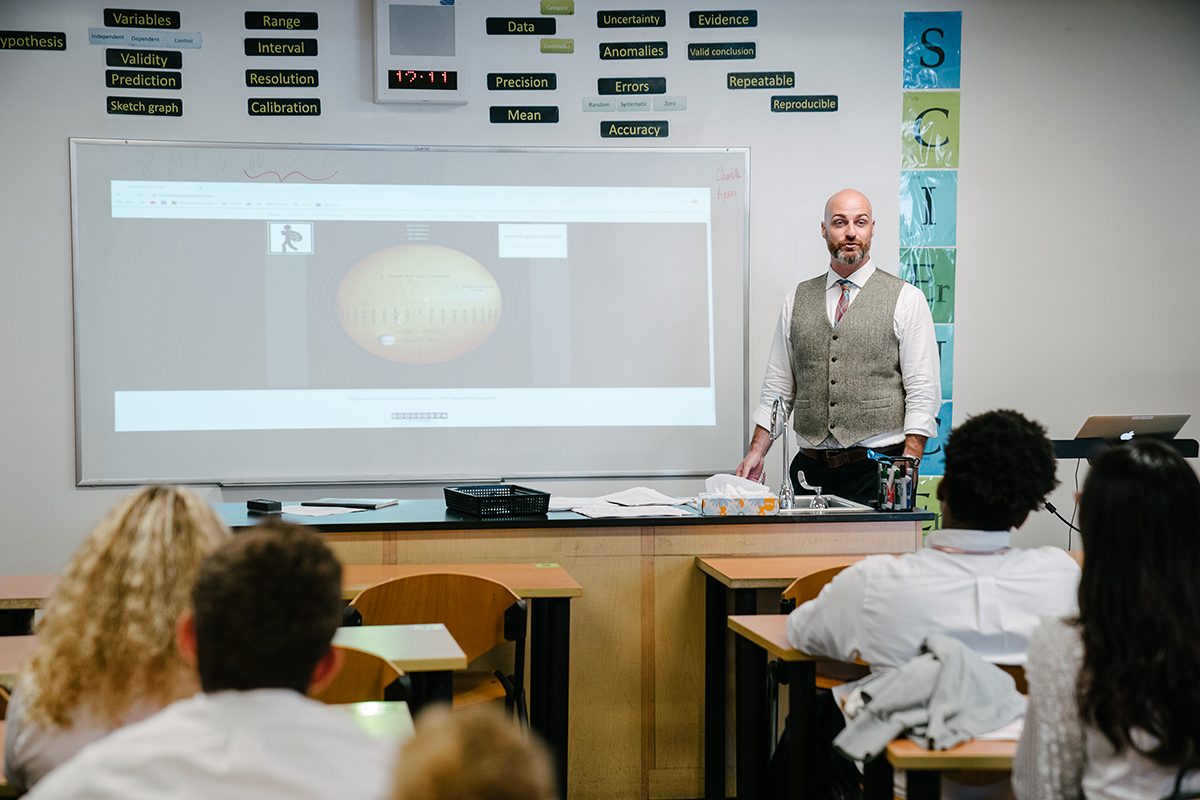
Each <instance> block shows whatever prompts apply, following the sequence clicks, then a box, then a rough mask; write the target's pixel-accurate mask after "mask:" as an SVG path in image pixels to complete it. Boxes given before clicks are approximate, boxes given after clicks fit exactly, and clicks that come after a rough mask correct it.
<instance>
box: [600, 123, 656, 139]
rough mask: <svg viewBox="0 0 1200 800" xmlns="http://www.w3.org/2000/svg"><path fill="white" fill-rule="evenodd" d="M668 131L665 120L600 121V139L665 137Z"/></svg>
mask: <svg viewBox="0 0 1200 800" xmlns="http://www.w3.org/2000/svg"><path fill="white" fill-rule="evenodd" d="M669 131H670V128H669V126H668V125H667V122H666V120H657V119H655V120H641V121H638V122H628V121H626V120H606V121H604V122H601V123H600V138H602V139H665V138H666V137H667V134H668V132H669Z"/></svg>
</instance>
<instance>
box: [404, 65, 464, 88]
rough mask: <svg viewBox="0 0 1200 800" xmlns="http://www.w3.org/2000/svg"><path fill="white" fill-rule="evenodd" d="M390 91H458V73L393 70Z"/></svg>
mask: <svg viewBox="0 0 1200 800" xmlns="http://www.w3.org/2000/svg"><path fill="white" fill-rule="evenodd" d="M388 88H389V89H453V90H456V89H458V73H457V72H453V71H447V70H424V71H421V70H415V69H393V70H389V71H388Z"/></svg>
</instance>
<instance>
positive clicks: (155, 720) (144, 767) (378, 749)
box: [26, 689, 399, 800]
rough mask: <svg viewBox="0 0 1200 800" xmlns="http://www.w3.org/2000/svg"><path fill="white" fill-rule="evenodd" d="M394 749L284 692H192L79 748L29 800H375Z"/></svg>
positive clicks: (386, 781)
mask: <svg viewBox="0 0 1200 800" xmlns="http://www.w3.org/2000/svg"><path fill="white" fill-rule="evenodd" d="M398 749H399V748H398V746H397V745H396V744H395V743H394V742H392V741H390V740H385V739H375V738H372V737H370V736H368V735H367V734H366V733H364V732H362V731H361V730H360V729H359V728H357V727H356V726H355V725H354V723H352V722H351V721H350V720H349V718H348V717H346V716H345V715H344V714H343V713H342V712H341V711H339V710H338V709H336V708H332V707H329V706H326V705H324V704H322V703H318V702H316V701H315V700H310V699H308V698H307V697H304V696H303V695H301V694H299V693H298V692H295V691H292V690H290V689H256V690H254V691H248V692H236V691H225V692H217V693H215V694H198V695H196V696H195V697H191V698H188V699H186V700H180V701H178V702H176V703H173V704H171V705H170V706H168V707H167V708H165V709H163V710H162V711H161V712H159V713H158V714H155V715H154V716H152V717H149V718H148V719H146V720H144V721H142V722H139V723H136V724H133V725H130V726H128V727H125V728H122V729H120V730H118V731H116V732H114V733H112V734H111V735H109V736H107V737H105V738H104V739H101V740H100V741H98V742H96V743H94V744H91V745H89V746H87V747H85V748H84V749H83V750H81V751H80V752H79V754H78V755H76V756H75V757H74V758H73V759H71V760H70V761H67V762H66V763H65V764H63V765H62V766H60V767H58V768H57V769H55V770H53V771H52V772H51V773H50V774H49V775H47V776H46V777H45V778H44V779H43V780H42V781H40V782H39V783H38V784H37V786H35V787H34V788H33V791H32V792H30V793H29V794H28V795H26V797H27V798H29V800H49V799H51V798H64V799H65V798H72V800H99V799H100V798H104V800H118V799H119V800H152V798H171V800H192V799H193V798H194V800H202V799H203V800H211V798H222V800H241V799H242V798H245V799H246V800H250V798H254V800H276V799H277V800H310V799H311V800H335V798H336V799H337V800H341V799H342V798H350V797H353V798H361V800H375V799H376V798H383V797H386V796H387V795H388V793H389V790H390V788H391V781H392V775H393V764H394V761H395V754H396V752H397V751H398Z"/></svg>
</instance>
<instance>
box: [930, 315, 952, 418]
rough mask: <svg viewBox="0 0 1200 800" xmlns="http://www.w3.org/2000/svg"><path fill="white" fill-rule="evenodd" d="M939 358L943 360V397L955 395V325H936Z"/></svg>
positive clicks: (935, 332) (948, 397)
mask: <svg viewBox="0 0 1200 800" xmlns="http://www.w3.org/2000/svg"><path fill="white" fill-rule="evenodd" d="M933 331H934V335H935V336H936V337H937V345H938V358H940V359H941V361H942V399H943V400H949V399H951V398H952V397H954V326H953V325H934V326H933Z"/></svg>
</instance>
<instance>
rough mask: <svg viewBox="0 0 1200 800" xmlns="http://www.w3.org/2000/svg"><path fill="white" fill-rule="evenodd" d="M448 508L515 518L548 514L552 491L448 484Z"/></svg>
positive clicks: (511, 485) (504, 484)
mask: <svg viewBox="0 0 1200 800" xmlns="http://www.w3.org/2000/svg"><path fill="white" fill-rule="evenodd" d="M443 492H445V495H446V508H448V509H450V510H451V511H461V512H462V513H464V514H471V515H473V516H476V517H512V516H521V515H525V514H545V513H546V512H547V511H549V510H550V493H549V492H539V491H538V490H537V489H527V488H525V487H524V486H516V485H514V484H511V483H499V484H491V485H486V486H453V487H451V486H448V487H446V488H445V489H443Z"/></svg>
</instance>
